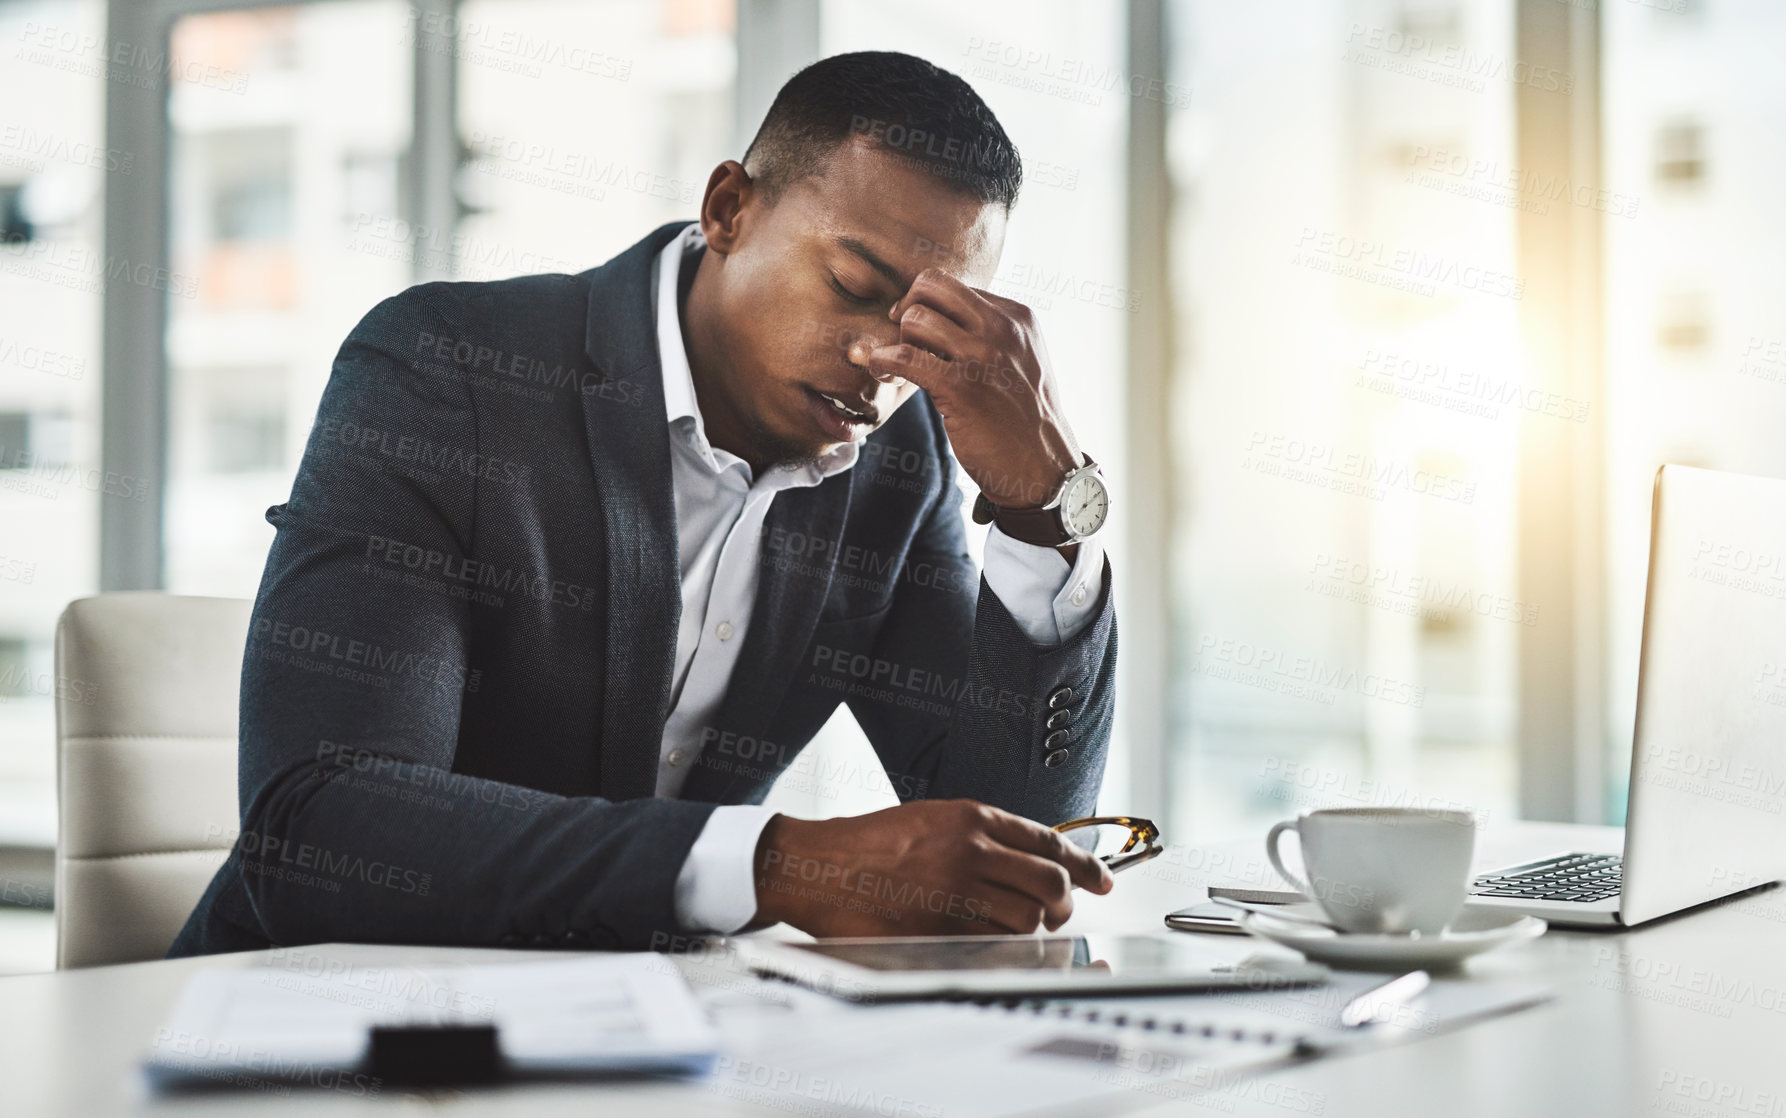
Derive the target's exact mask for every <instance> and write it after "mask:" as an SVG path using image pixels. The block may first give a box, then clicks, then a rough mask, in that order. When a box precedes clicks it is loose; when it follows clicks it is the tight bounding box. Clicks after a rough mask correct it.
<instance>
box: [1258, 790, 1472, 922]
mask: <svg viewBox="0 0 1786 1118" xmlns="http://www.w3.org/2000/svg"><path fill="white" fill-rule="evenodd" d="M1286 831H1294V832H1296V836H1297V838H1298V840H1300V841H1299V845H1301V847H1302V864H1303V865H1304V866H1306V867H1307V868H1308V879H1307V880H1306V881H1305V880H1303V878H1301V877H1299V876H1298V875H1296V874H1293V873H1291V872H1290V871H1289V870H1288V869H1286V868H1284V862H1283V858H1282V857H1281V856H1280V855H1279V854H1278V841H1279V839H1280V838H1281V837H1282V836H1283V834H1284V833H1285V832H1286ZM1475 852H1476V818H1475V816H1474V815H1472V814H1471V813H1470V812H1468V811H1429V810H1426V809H1423V808H1396V807H1346V808H1328V809H1323V810H1320V811H1305V812H1303V813H1302V815H1301V816H1299V817H1298V818H1296V819H1286V820H1285V821H1283V822H1282V823H1279V824H1277V825H1276V826H1274V827H1272V828H1271V833H1270V834H1269V835H1267V836H1266V837H1265V854H1266V856H1267V857H1268V858H1270V859H1271V866H1272V868H1273V869H1275V870H1277V872H1278V873H1280V874H1282V875H1283V876H1284V878H1285V879H1286V880H1288V881H1289V882H1290V883H1291V884H1292V885H1294V886H1296V888H1297V889H1299V890H1301V891H1302V893H1303V895H1305V896H1307V897H1309V898H1311V899H1313V900H1314V901H1315V902H1317V903H1318V904H1320V906H1321V909H1322V911H1324V912H1325V913H1327V918H1328V920H1330V921H1331V922H1332V923H1333V924H1334V926H1335V927H1338V928H1340V929H1341V930H1343V931H1347V932H1365V933H1385V932H1387V933H1397V934H1405V933H1408V932H1420V933H1422V934H1427V935H1430V934H1433V933H1435V932H1442V931H1444V930H1445V926H1446V925H1447V924H1449V923H1450V922H1451V921H1452V919H1453V918H1454V917H1456V916H1457V914H1458V912H1459V911H1460V910H1461V909H1462V908H1463V903H1464V897H1465V896H1466V895H1467V894H1468V892H1469V888H1470V862H1471V859H1472V858H1473V857H1474V856H1475Z"/></svg>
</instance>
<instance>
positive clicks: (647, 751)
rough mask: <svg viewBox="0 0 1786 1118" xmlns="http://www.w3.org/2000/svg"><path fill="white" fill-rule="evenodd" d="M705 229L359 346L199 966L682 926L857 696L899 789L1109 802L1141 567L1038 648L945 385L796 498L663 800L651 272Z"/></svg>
mask: <svg viewBox="0 0 1786 1118" xmlns="http://www.w3.org/2000/svg"><path fill="white" fill-rule="evenodd" d="M680 228H681V226H680V225H671V226H665V227H664V228H661V229H658V230H657V231H655V232H653V233H652V234H651V235H650V236H648V237H646V238H645V239H644V240H643V241H641V242H639V243H638V244H636V245H634V246H633V247H632V248H630V249H628V250H627V251H626V252H624V253H622V254H621V255H619V256H617V257H615V258H614V259H613V260H611V261H609V262H608V263H606V264H604V265H602V266H600V267H598V268H594V269H591V270H590V271H587V272H584V273H582V274H581V275H575V276H569V275H539V276H525V277H521V278H518V279H511V280H502V281H499V282H494V283H428V284H422V285H420V286H417V287H412V288H410V289H409V290H407V291H405V292H403V293H402V294H400V295H396V296H393V297H392V298H390V299H386V300H385V301H384V302H382V303H380V304H379V305H378V306H376V307H374V308H373V309H372V311H371V312H370V313H369V314H367V315H366V317H365V318H364V319H363V320H362V321H361V322H360V324H359V325H358V326H356V327H355V328H354V330H353V332H352V333H351V334H350V335H348V338H347V340H346V341H345V342H344V343H343V345H342V347H341V351H340V353H339V354H338V355H337V356H336V358H335V365H334V369H333V373H332V375H331V377H330V379H329V384H328V388H327V390H326V391H325V392H324V394H323V398H322V403H321V405H320V407H319V408H318V411H317V417H316V425H315V428H314V429H313V431H312V432H311V436H310V441H309V444H308V446H307V448H306V450H305V452H304V460H303V463H302V465H301V466H300V467H299V470H298V475H297V479H296V481H295V482H294V483H293V486H292V493H291V498H290V500H289V501H287V502H286V503H285V504H283V505H278V506H275V507H274V508H272V509H270V510H269V511H268V513H267V519H268V520H270V521H271V522H272V523H273V525H274V526H275V527H276V528H277V530H278V532H277V538H276V539H275V541H274V543H273V548H272V551H271V553H270V554H269V556H268V558H267V567H266V572H265V574H264V575H263V577H262V580H261V586H260V594H259V596H258V598H257V599H256V601H255V606H254V615H253V621H252V624H251V628H250V633H249V640H248V649H247V656H246V659H245V662H244V664H243V668H242V692H241V745H240V751H241V752H240V769H239V775H238V782H239V790H240V804H241V818H240V821H239V823H240V833H239V836H238V838H237V841H236V844H235V848H234V849H233V850H232V852H231V854H230V857H229V861H228V862H227V863H226V864H225V865H224V867H223V868H222V869H221V870H220V871H219V872H218V874H217V876H216V878H215V879H214V880H213V881H212V882H211V885H210V887H209V888H208V889H207V890H206V892H205V895H204V897H203V899H202V900H200V902H199V904H198V906H197V908H196V910H195V911H194V912H193V914H192V916H191V918H190V919H189V920H188V921H187V923H186V926H185V928H184V929H183V930H182V931H181V933H180V935H179V938H178V939H177V940H176V942H175V943H174V945H173V948H172V950H171V951H170V953H169V954H170V955H173V956H181V955H194V954H205V953H210V952H218V951H232V950H244V949H249V948H258V947H265V946H268V945H270V944H301V943H314V942H322V941H330V940H353V941H372V942H403V943H445V944H467V945H536V946H567V947H590V946H594V947H629V948H640V947H649V946H653V945H654V944H661V943H662V942H663V937H664V936H666V935H669V934H674V933H676V932H678V931H680V930H681V929H678V928H677V927H676V922H675V919H674V896H673V894H674V884H675V880H676V876H677V873H678V871H679V870H680V868H681V866H682V863H683V861H684V859H685V858H686V856H687V854H688V851H689V847H690V846H691V845H692V844H693V842H694V840H695V838H696V836H697V835H698V834H699V833H700V831H701V828H702V827H703V825H705V823H706V821H707V817H708V816H709V814H711V812H712V810H713V807H714V805H715V804H726V803H760V802H761V801H762V799H763V797H764V795H765V794H766V793H767V791H768V789H769V786H770V785H771V783H772V782H773V781H774V780H775V778H776V777H777V776H778V775H779V774H780V773H782V772H783V771H784V770H785V769H787V767H788V766H789V765H790V764H791V763H793V762H794V761H795V759H796V757H797V756H798V755H799V753H800V750H801V748H802V747H803V746H804V745H805V744H806V743H807V741H808V740H810V739H811V737H812V736H813V734H814V733H815V732H816V731H817V730H818V728H819V727H820V726H821V725H823V724H824V722H825V720H826V719H827V718H828V717H829V716H830V714H831V713H832V712H833V710H835V708H836V706H837V704H838V703H839V702H840V701H842V702H847V703H848V704H849V706H850V709H851V711H852V712H853V713H854V715H855V717H856V720H857V721H858V722H859V723H860V724H861V726H862V728H863V730H864V731H865V732H866V733H867V736H868V738H869V740H870V741H871V742H872V743H873V745H874V748H875V750H876V752H877V753H878V754H879V756H880V760H881V762H882V764H883V765H884V766H885V769H886V772H887V776H888V779H889V780H890V781H891V783H892V786H893V788H894V790H895V791H896V792H897V793H898V795H899V797H900V799H901V800H902V801H903V800H912V799H922V798H941V797H957V796H965V797H971V798H973V799H977V800H982V801H985V802H986V803H990V804H995V805H997V806H999V807H1003V808H1006V809H1009V810H1011V811H1014V812H1017V813H1019V814H1021V815H1025V816H1028V817H1030V818H1032V819H1036V820H1039V821H1041V822H1044V823H1055V822H1059V821H1062V820H1064V819H1068V818H1071V817H1073V816H1076V815H1081V814H1085V813H1087V812H1089V811H1091V810H1092V809H1093V807H1094V806H1095V801H1096V798H1097V793H1098V787H1099V784H1100V782H1101V780H1102V776H1103V770H1104V762H1105V753H1106V748H1107V745H1108V740H1109V734H1110V721H1111V714H1112V707H1113V696H1112V672H1113V669H1114V666H1115V660H1116V619H1115V614H1114V611H1113V610H1112V608H1111V605H1110V600H1109V597H1110V577H1109V571H1108V568H1106V571H1105V579H1104V594H1103V600H1102V601H1100V602H1099V612H1098V614H1097V616H1096V618H1095V620H1094V621H1093V622H1092V623H1091V624H1089V625H1087V626H1086V627H1085V629H1084V630H1083V631H1082V632H1080V633H1079V634H1078V635H1077V636H1075V637H1074V638H1073V639H1072V640H1070V641H1068V642H1066V643H1065V644H1064V645H1063V646H1062V647H1059V648H1055V649H1046V650H1045V649H1039V648H1037V647H1036V646H1035V645H1034V644H1032V643H1031V642H1030V640H1029V639H1028V638H1027V637H1026V636H1025V635H1024V633H1023V632H1022V630H1020V629H1019V628H1018V626H1017V625H1016V623H1015V622H1014V621H1013V620H1012V618H1011V615H1010V614H1009V613H1008V612H1007V611H1006V610H1005V608H1004V606H1003V605H1002V604H1001V603H1000V602H999V601H998V598H997V596H996V595H995V594H992V593H988V592H985V591H984V590H983V589H982V585H981V581H980V579H979V577H978V575H977V574H976V573H975V571H974V570H973V568H972V565H971V562H970V559H969V557H968V554H967V548H966V543H965V538H966V537H965V528H964V525H963V523H962V519H961V515H960V507H959V502H958V499H957V490H956V487H955V482H954V476H953V475H954V469H955V465H954V462H953V459H952V458H951V457H950V453H949V448H948V444H947V440H946V438H945V435H944V431H943V425H942V421H941V418H940V417H939V416H938V415H937V413H936V411H935V409H934V408H933V407H932V406H931V405H930V402H929V400H928V398H926V397H924V396H923V395H922V394H920V395H919V396H918V397H917V398H916V399H915V400H913V401H912V402H910V403H908V404H907V406H906V407H904V408H902V409H901V410H900V411H899V412H897V413H895V415H894V416H893V417H892V418H891V419H890V420H889V421H888V422H887V423H886V424H885V425H883V426H882V428H881V429H880V430H878V431H877V432H875V434H874V435H873V436H871V437H870V438H869V440H868V441H867V443H866V444H865V446H864V448H863V453H862V455H861V457H860V459H859V461H858V463H857V465H856V466H855V467H854V468H853V469H851V470H848V471H846V472H844V473H842V474H838V475H836V476H833V477H831V478H829V479H827V480H826V481H825V482H824V483H823V484H821V485H818V486H816V487H813V488H808V489H793V490H787V491H784V492H782V493H780V494H779V495H778V496H777V497H776V499H775V503H774V505H773V506H772V507H771V510H770V514H769V518H768V522H767V525H766V527H765V529H764V535H763V540H762V571H761V579H760V583H759V587H758V590H757V597H756V602H755V606H754V613H753V615H752V624H751V626H750V629H749V632H748V634H747V637H746V647H745V648H744V650H743V653H742V655H741V657H740V659H739V661H738V667H737V669H736V671H735V673H734V675H733V678H732V680H731V683H730V687H729V689H728V691H727V694H726V697H725V699H724V701H723V704H722V709H721V712H720V714H719V716H718V717H717V718H716V719H715V724H714V725H712V726H709V727H707V728H705V729H704V730H703V734H702V737H703V740H704V742H705V749H704V750H703V752H702V754H701V757H700V759H699V762H698V763H697V764H695V765H694V767H693V769H692V770H691V772H690V774H689V777H688V780H687V783H686V785H685V787H684V789H683V793H682V798H680V799H658V798H655V797H654V795H653V792H654V788H655V784H656V771H657V765H658V748H659V741H660V739H661V736H662V733H663V726H664V720H665V717H666V714H667V712H668V708H669V696H670V677H671V672H672V665H673V661H674V656H675V646H676V629H677V618H678V614H679V611H680V594H679V591H678V577H679V576H678V567H677V550H676V517H675V510H674V505H673V503H672V497H671V483H670V449H669V431H668V426H667V424H666V422H665V418H664V402H663V385H662V375H661V372H660V369H659V364H658V355H657V342H656V329H655V322H654V321H653V318H652V314H651V302H650V295H649V284H648V281H649V276H650V271H651V264H652V259H653V257H654V256H655V255H656V254H657V253H658V251H659V250H660V249H661V248H662V247H663V246H664V244H665V243H666V242H667V241H668V240H669V239H670V238H671V237H672V236H674V235H675V234H676V233H677V232H679V230H680ZM1050 699H1052V700H1053V705H1054V707H1055V708H1056V709H1065V710H1068V711H1070V712H1071V714H1070V719H1071V720H1070V721H1066V723H1065V725H1064V727H1062V726H1056V727H1054V728H1050V727H1049V726H1048V725H1046V722H1047V720H1048V719H1049V718H1050V717H1052V716H1054V715H1055V713H1056V711H1055V710H1051V709H1050ZM1056 721H1057V722H1060V721H1063V719H1060V718H1057V719H1056ZM1061 750H1064V753H1065V755H1064V757H1061V756H1055V758H1054V760H1055V762H1056V763H1055V764H1053V765H1047V764H1044V759H1045V758H1047V757H1048V756H1049V755H1050V754H1055V753H1056V752H1057V751H1061ZM805 776H806V778H808V779H815V780H820V781H823V780H828V779H839V777H837V776H836V775H835V774H825V773H822V772H812V773H808V774H805ZM843 779H848V777H844V778H843Z"/></svg>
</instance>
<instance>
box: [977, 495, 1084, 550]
mask: <svg viewBox="0 0 1786 1118" xmlns="http://www.w3.org/2000/svg"><path fill="white" fill-rule="evenodd" d="M994 519H995V520H996V521H997V523H998V527H999V531H1001V532H1003V533H1004V534H1005V535H1007V536H1010V537H1011V538H1012V539H1014V540H1021V541H1022V542H1024V543H1032V544H1035V545H1036V546H1037V547H1061V546H1063V545H1065V544H1068V543H1071V542H1072V538H1071V536H1070V535H1069V534H1068V532H1067V528H1066V525H1064V524H1062V523H1061V520H1060V506H1059V505H1056V506H1055V507H1053V508H1046V509H1006V508H1001V509H999V510H998V516H997V517H995V518H994Z"/></svg>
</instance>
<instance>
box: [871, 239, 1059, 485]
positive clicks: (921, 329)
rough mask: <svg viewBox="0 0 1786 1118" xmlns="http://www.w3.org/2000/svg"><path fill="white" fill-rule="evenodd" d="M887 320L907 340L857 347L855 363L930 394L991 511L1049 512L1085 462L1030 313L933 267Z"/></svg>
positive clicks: (885, 378) (879, 376)
mask: <svg viewBox="0 0 1786 1118" xmlns="http://www.w3.org/2000/svg"><path fill="white" fill-rule="evenodd" d="M887 317H888V318H889V319H891V320H892V321H893V322H895V323H897V324H898V326H899V341H898V342H897V343H895V344H892V345H883V346H870V345H869V343H867V342H865V341H864V342H857V343H856V345H855V346H853V347H852V351H851V359H852V360H857V359H858V358H861V359H864V360H865V362H866V365H867V368H868V371H869V373H870V374H871V375H873V376H874V377H876V378H877V379H879V380H882V381H885V382H888V383H895V382H897V381H899V380H909V381H912V382H913V383H915V384H917V385H918V386H919V387H921V388H923V389H924V390H925V391H926V392H928V393H929V394H930V398H931V400H932V401H933V402H934V403H935V404H936V407H937V410H938V411H939V412H941V413H942V416H943V420H944V425H945V427H946V428H947V430H948V432H949V441H950V443H951V444H952V445H953V446H954V448H955V456H956V458H958V459H959V460H960V462H961V467H962V469H963V470H965V471H966V472H967V474H968V476H969V477H971V478H972V479H973V480H974V483H975V484H976V485H978V486H979V487H980V489H981V491H982V492H984V493H985V494H986V496H987V498H988V499H989V500H991V501H992V502H993V503H995V504H998V505H1001V506H1006V507H1014V508H1029V507H1034V506H1037V505H1042V504H1046V503H1047V502H1048V501H1049V500H1050V499H1051V498H1052V497H1053V496H1054V494H1055V492H1056V491H1057V490H1058V489H1059V488H1060V486H1061V483H1062V482H1063V480H1064V479H1065V478H1066V475H1067V474H1068V473H1069V472H1070V471H1072V470H1073V469H1076V468H1077V467H1079V466H1081V465H1083V464H1084V459H1083V456H1081V455H1080V453H1079V447H1078V444H1077V443H1076V442H1075V441H1074V438H1073V434H1072V430H1071V428H1070V427H1069V426H1068V424H1067V420H1066V417H1065V415H1064V414H1062V412H1061V409H1060V407H1059V401H1058V393H1057V391H1056V389H1055V387H1054V376H1053V371H1052V369H1051V366H1050V362H1049V360H1048V354H1047V351H1046V349H1045V348H1044V346H1043V344H1042V335H1041V330H1040V329H1039V327H1038V326H1037V325H1036V322H1035V316H1034V314H1033V313H1032V312H1031V311H1030V309H1029V308H1028V307H1026V306H1024V305H1023V304H1022V303H1019V302H1017V301H1016V300H1014V299H1007V298H1005V297H1004V296H1002V295H996V294H994V293H992V292H990V291H986V290H983V289H981V288H976V287H969V286H968V285H967V284H965V283H963V282H962V281H961V280H960V279H959V278H957V277H956V276H954V275H951V274H950V273H949V272H948V271H946V270H944V269H942V268H935V267H932V268H926V269H924V270H923V271H922V272H919V273H918V275H917V277H916V278H915V279H914V280H913V281H912V285H911V287H910V288H909V289H908V290H907V291H906V293H905V294H904V295H902V296H900V298H899V300H898V301H897V302H895V303H894V304H893V306H892V307H891V308H889V310H888V312H887Z"/></svg>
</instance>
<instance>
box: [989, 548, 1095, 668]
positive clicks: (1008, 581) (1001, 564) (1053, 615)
mask: <svg viewBox="0 0 1786 1118" xmlns="http://www.w3.org/2000/svg"><path fill="white" fill-rule="evenodd" d="M985 574H986V585H988V586H990V587H992V592H993V593H994V594H997V595H998V600H999V601H1001V602H1003V603H1004V605H1005V609H1006V610H1008V611H1009V612H1010V614H1011V617H1012V618H1013V619H1014V620H1015V621H1016V622H1017V626H1018V628H1020V629H1022V630H1023V631H1024V633H1025V634H1027V635H1028V636H1029V639H1030V640H1032V641H1034V642H1035V643H1036V644H1038V645H1040V646H1041V647H1043V648H1059V647H1060V646H1061V645H1063V644H1065V643H1066V642H1067V641H1070V640H1072V639H1073V638H1074V637H1076V636H1078V635H1079V631H1080V630H1081V629H1083V628H1085V626H1086V625H1087V624H1088V623H1089V622H1090V621H1091V619H1092V615H1093V614H1094V613H1095V612H1096V611H1097V608H1098V599H1099V598H1100V597H1102V596H1103V593H1104V545H1103V543H1102V542H1101V541H1100V540H1099V539H1098V537H1096V536H1093V537H1091V538H1090V539H1087V540H1082V541H1080V544H1079V556H1078V558H1077V559H1075V560H1074V561H1073V565H1072V566H1071V567H1069V566H1068V565H1067V559H1066V556H1064V555H1062V554H1061V553H1060V552H1059V551H1057V550H1055V549H1054V548H1052V547H1038V546H1037V545H1035V544H1032V543H1024V542H1023V541H1022V540H1015V539H1012V538H1011V537H1010V536H1007V535H1005V533H1004V531H1003V529H1001V528H999V527H998V526H997V525H994V526H993V528H992V531H991V532H990V533H988V535H987V536H986V566H985Z"/></svg>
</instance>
